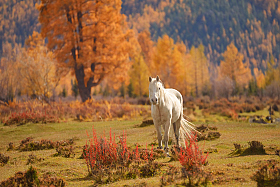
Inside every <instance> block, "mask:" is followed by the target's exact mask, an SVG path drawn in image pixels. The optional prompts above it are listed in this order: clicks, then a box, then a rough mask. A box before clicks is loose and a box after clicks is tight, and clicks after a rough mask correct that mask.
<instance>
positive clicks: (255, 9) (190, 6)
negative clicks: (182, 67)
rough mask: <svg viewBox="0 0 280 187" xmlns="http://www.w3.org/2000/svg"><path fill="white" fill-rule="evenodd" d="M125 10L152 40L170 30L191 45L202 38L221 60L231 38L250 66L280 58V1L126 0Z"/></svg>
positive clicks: (262, 65) (210, 53) (209, 52)
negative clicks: (147, 31) (272, 57)
mask: <svg viewBox="0 0 280 187" xmlns="http://www.w3.org/2000/svg"><path fill="white" fill-rule="evenodd" d="M122 12H123V13H124V14H126V15H127V16H128V17H129V21H130V24H131V27H133V28H134V29H136V30H138V32H139V31H142V30H145V29H146V30H147V29H148V30H149V31H150V33H151V36H152V38H153V40H157V38H158V37H160V36H162V35H163V34H167V35H169V36H170V37H172V38H173V39H174V40H175V41H176V40H178V39H180V40H182V41H183V42H185V44H187V45H188V47H189V48H190V47H191V46H193V45H194V46H198V45H199V44H200V43H202V44H203V45H204V46H205V53H206V55H207V57H208V59H209V60H210V61H212V62H214V63H216V64H217V63H218V64H219V62H220V59H221V54H222V53H223V52H224V51H225V49H226V47H227V46H228V45H229V44H230V43H231V42H234V44H235V46H237V48H238V50H239V51H240V52H241V53H242V54H243V55H244V57H245V58H244V59H245V62H247V63H249V64H250V67H251V68H254V67H256V68H258V69H262V70H265V69H266V64H267V63H266V62H267V61H268V60H269V57H270V55H271V54H272V55H273V56H274V57H275V58H276V59H275V61H276V62H277V59H278V61H279V58H280V28H279V19H280V0H134V1H131V0H123V9H122Z"/></svg>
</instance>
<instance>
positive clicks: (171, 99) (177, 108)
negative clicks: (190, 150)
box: [149, 76, 193, 150]
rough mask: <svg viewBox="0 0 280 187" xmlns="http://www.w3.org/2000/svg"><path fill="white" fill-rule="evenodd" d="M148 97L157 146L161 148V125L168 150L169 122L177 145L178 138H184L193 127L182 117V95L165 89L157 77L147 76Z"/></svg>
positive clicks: (173, 90) (189, 133)
mask: <svg viewBox="0 0 280 187" xmlns="http://www.w3.org/2000/svg"><path fill="white" fill-rule="evenodd" d="M149 81H150V85H149V97H150V101H151V103H152V106H151V110H152V117H153V122H154V125H155V127H156V130H157V137H158V144H159V148H162V135H161V126H163V129H164V138H163V142H164V144H165V146H164V149H165V150H168V140H169V133H170V128H171V124H172V125H173V130H174V134H175V138H176V143H177V145H178V146H180V145H179V139H181V140H185V138H186V137H188V136H190V135H191V129H193V127H192V126H191V124H189V123H188V121H187V120H185V119H184V117H183V97H182V95H181V94H180V92H179V91H177V90H175V89H165V88H164V87H163V85H162V82H161V81H160V79H159V77H158V76H157V77H156V78H151V77H150V78H149Z"/></svg>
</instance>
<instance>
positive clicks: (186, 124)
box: [180, 116, 199, 145]
mask: <svg viewBox="0 0 280 187" xmlns="http://www.w3.org/2000/svg"><path fill="white" fill-rule="evenodd" d="M194 133H199V132H198V131H197V130H196V128H195V125H194V124H193V123H192V122H190V121H188V120H187V119H185V118H184V117H183V116H182V119H181V129H180V137H181V138H180V142H181V144H183V145H184V142H185V141H186V140H189V139H193V138H194V137H195V136H194V135H195V134H194Z"/></svg>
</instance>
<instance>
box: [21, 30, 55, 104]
mask: <svg viewBox="0 0 280 187" xmlns="http://www.w3.org/2000/svg"><path fill="white" fill-rule="evenodd" d="M25 46H26V47H25V49H22V51H21V54H20V55H18V57H17V61H18V68H19V72H20V76H21V80H22V81H23V83H24V88H25V89H24V90H23V91H25V93H26V94H28V95H34V96H37V97H41V98H42V99H45V100H46V99H47V98H49V97H50V96H52V95H53V93H54V91H55V88H56V86H57V85H58V82H59V78H60V75H58V74H57V69H56V60H55V59H54V55H53V53H52V52H50V51H49V50H48V48H47V47H46V46H45V41H44V39H43V38H42V37H41V34H40V33H37V32H33V34H32V36H29V38H28V39H27V40H26V42H25Z"/></svg>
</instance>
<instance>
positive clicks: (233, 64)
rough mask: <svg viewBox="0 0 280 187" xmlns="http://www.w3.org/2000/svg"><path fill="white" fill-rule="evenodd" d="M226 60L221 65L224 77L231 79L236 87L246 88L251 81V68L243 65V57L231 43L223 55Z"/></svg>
mask: <svg viewBox="0 0 280 187" xmlns="http://www.w3.org/2000/svg"><path fill="white" fill-rule="evenodd" d="M223 57H224V60H222V61H221V64H220V73H221V75H222V76H223V77H229V78H230V79H231V80H232V81H233V83H234V86H235V87H238V86H245V85H247V84H248V82H249V80H250V79H251V72H250V69H249V67H247V66H246V65H245V64H244V63H243V55H242V54H241V53H239V52H238V50H237V48H236V47H235V46H234V44H233V43H231V44H230V45H229V46H227V50H226V51H225V52H224V54H223Z"/></svg>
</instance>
